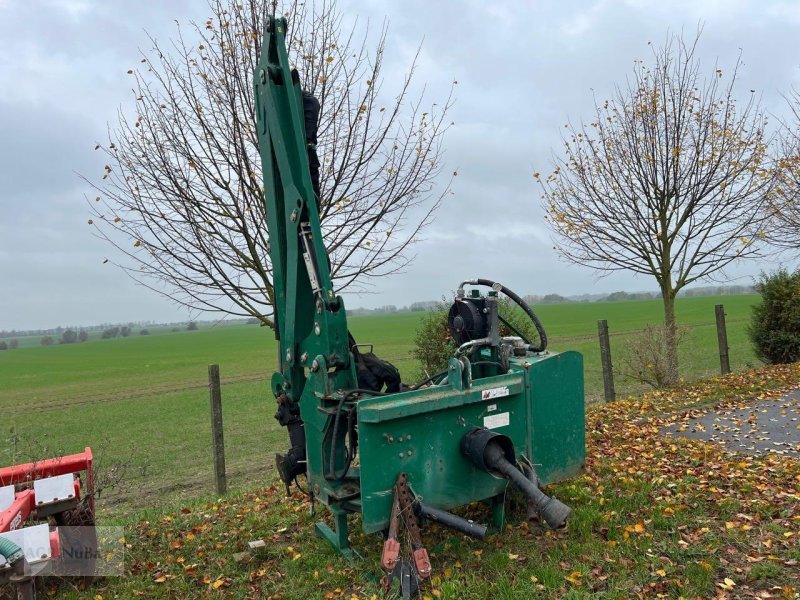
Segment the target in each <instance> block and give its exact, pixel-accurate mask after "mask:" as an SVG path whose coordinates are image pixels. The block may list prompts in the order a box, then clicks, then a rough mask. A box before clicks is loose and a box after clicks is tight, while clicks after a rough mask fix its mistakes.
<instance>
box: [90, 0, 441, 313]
mask: <svg viewBox="0 0 800 600" xmlns="http://www.w3.org/2000/svg"><path fill="white" fill-rule="evenodd" d="M209 9H210V13H211V15H212V16H211V17H210V18H208V19H207V20H206V22H205V23H190V24H189V25H188V27H182V26H181V25H180V24H178V29H177V33H176V35H175V37H174V39H172V40H170V42H169V43H167V44H164V43H161V42H159V41H158V40H156V39H154V38H150V44H151V48H150V49H149V50H148V51H145V52H143V53H142V55H141V61H140V65H139V67H138V68H135V69H131V70H130V71H129V74H130V75H131V77H132V78H133V81H134V85H133V89H132V92H133V95H134V98H135V103H136V110H135V112H134V113H133V114H129V113H128V112H127V111H125V110H120V111H119V114H118V121H117V123H116V125H114V126H112V127H110V129H109V136H108V137H109V139H108V142H107V143H105V144H98V145H97V149H99V150H101V151H103V152H105V153H106V155H107V160H108V164H107V165H106V167H105V170H104V173H103V174H102V179H101V180H100V181H99V182H95V181H94V180H92V179H90V178H88V177H84V179H85V180H86V181H87V182H89V183H90V184H91V185H92V186H93V187H94V189H95V192H96V197H94V198H91V199H89V200H88V201H89V204H90V205H91V210H92V219H90V223H91V224H92V225H94V226H95V228H96V229H95V231H96V233H97V234H98V235H99V236H100V237H101V238H103V239H105V240H107V241H108V242H110V243H111V244H113V245H114V246H115V247H116V248H117V249H118V250H119V251H120V252H121V253H122V256H123V257H124V258H123V259H122V260H120V261H117V262H118V264H119V266H121V267H122V268H123V269H125V270H126V272H127V273H128V274H129V275H130V276H131V277H133V278H134V279H135V280H137V281H138V282H140V283H142V284H143V285H145V286H147V287H149V288H150V289H153V290H155V291H157V292H159V293H161V294H163V295H165V296H167V297H169V298H171V299H172V300H174V301H176V302H178V303H180V304H182V305H185V306H187V307H189V308H190V309H194V310H202V311H217V312H223V313H227V314H230V315H237V316H254V317H257V318H259V319H260V320H261V321H262V323H264V324H265V325H268V326H272V324H273V321H272V318H271V315H272V304H273V303H272V296H273V288H272V271H271V265H270V262H269V257H268V253H267V250H266V246H267V237H268V232H267V229H266V225H265V216H264V203H263V193H262V185H263V184H262V176H261V169H260V166H259V165H260V162H259V160H260V159H259V155H258V146H257V139H256V134H255V130H254V125H253V118H252V115H253V107H254V104H253V90H252V73H253V68H254V66H255V65H256V63H257V60H258V54H259V49H260V48H259V44H260V42H261V34H262V31H263V27H264V23H265V21H266V18H267V16H268V15H269V14H270V13H271V11H272V10H273V8H272V2H267V1H265V0H245V1H244V2H232V1H231V0H210V1H209ZM281 12H282V13H283V14H285V15H286V16H287V18H288V21H289V24H290V27H291V31H289V32H288V35H287V40H288V43H289V55H290V60H291V61H292V62H293V63H294V64H295V65H296V66H297V68H298V70H299V72H300V73H301V77H302V83H303V87H304V89H306V90H308V91H310V92H312V93H313V94H315V95H316V96H317V98H318V99H319V101H320V104H321V111H320V120H319V131H318V152H319V154H320V159H321V162H322V168H321V173H320V179H321V182H320V183H321V191H322V194H321V196H322V197H321V210H320V212H321V220H322V228H323V236H324V239H325V244H326V247H327V248H328V250H329V253H330V256H331V262H332V274H333V277H334V281H335V282H336V284H337V287H338V288H339V289H340V290H341V289H343V288H346V287H348V286H351V287H352V286H353V285H354V284H355V285H362V286H363V285H365V284H366V283H367V282H368V281H369V279H371V278H375V277H382V276H385V275H388V274H391V273H395V272H397V271H399V270H401V269H403V268H404V267H405V266H406V265H407V264H408V263H409V261H410V260H412V259H413V256H412V255H411V253H410V250H411V246H412V244H413V242H414V239H415V238H416V237H417V236H418V234H419V233H420V231H421V230H422V229H424V228H425V226H426V225H428V224H429V223H430V222H431V219H432V218H433V215H434V212H435V211H436V209H437V208H438V207H439V205H440V203H441V202H442V200H443V198H444V196H445V194H446V193H447V192H448V191H449V184H447V185H445V186H444V188H443V189H442V188H441V187H440V188H437V187H436V185H435V182H436V181H437V177H438V175H439V174H440V172H441V168H442V166H443V161H442V151H443V148H442V140H443V136H444V134H445V132H446V131H447V129H448V128H449V126H450V125H451V122H450V121H449V116H448V111H449V109H450V107H451V105H452V91H451V94H450V96H448V97H447V98H445V99H444V100H443V102H441V103H438V104H437V103H433V104H432V105H431V106H427V105H426V104H425V103H424V98H423V95H422V94H420V95H419V96H413V95H412V80H413V76H414V69H415V61H412V63H411V65H410V67H409V70H408V73H407V75H406V76H405V78H404V79H403V80H402V81H401V82H400V85H399V90H398V91H396V92H395V93H390V92H388V91H384V89H383V87H384V86H383V71H382V66H383V59H384V52H385V42H386V34H387V28H386V26H384V27H383V28H382V29H381V30H380V32H379V34H378V36H377V43H376V45H375V46H374V47H370V45H369V40H370V39H371V38H370V32H369V28H368V27H363V28H362V27H360V26H359V25H358V23H356V24H355V25H354V26H353V27H352V28H351V29H349V30H348V29H344V28H343V23H342V18H341V15H340V13H339V11H338V7H337V5H336V2H335V0H319V1H318V2H310V3H309V2H303V1H301V0H294V1H290V2H289V3H287V4H286V5H285V6H283V7H282V9H281Z"/></svg>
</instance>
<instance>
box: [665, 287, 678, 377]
mask: <svg viewBox="0 0 800 600" xmlns="http://www.w3.org/2000/svg"><path fill="white" fill-rule="evenodd" d="M661 295H662V298H663V300H664V334H665V335H664V339H665V340H666V344H667V347H666V348H665V357H666V361H667V364H666V379H665V382H664V383H666V385H675V384H677V383H678V331H677V327H676V325H675V292H674V291H672V290H662V292H661Z"/></svg>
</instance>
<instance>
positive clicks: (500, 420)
mask: <svg viewBox="0 0 800 600" xmlns="http://www.w3.org/2000/svg"><path fill="white" fill-rule="evenodd" d="M484 393H485V392H484ZM510 417H511V413H507V412H504V413H500V414H497V415H489V416H488V417H483V426H484V427H486V429H497V428H498V427H505V426H506V425H508V424H509V423H510V422H511V418H510Z"/></svg>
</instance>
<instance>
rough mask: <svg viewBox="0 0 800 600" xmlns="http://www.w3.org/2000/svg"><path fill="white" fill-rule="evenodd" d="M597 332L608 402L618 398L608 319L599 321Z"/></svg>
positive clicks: (604, 391)
mask: <svg viewBox="0 0 800 600" xmlns="http://www.w3.org/2000/svg"><path fill="white" fill-rule="evenodd" d="M597 334H598V336H599V338H600V362H601V363H602V365H603V394H604V397H605V400H606V402H613V401H614V400H616V399H617V393H616V392H615V391H614V369H613V367H612V366H611V342H610V340H609V338H608V321H606V320H605V319H601V320H600V321H598V322H597Z"/></svg>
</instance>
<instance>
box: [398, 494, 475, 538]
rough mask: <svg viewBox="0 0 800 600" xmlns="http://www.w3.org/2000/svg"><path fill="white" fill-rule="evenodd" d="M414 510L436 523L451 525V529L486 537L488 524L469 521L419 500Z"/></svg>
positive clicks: (418, 514)
mask: <svg viewBox="0 0 800 600" xmlns="http://www.w3.org/2000/svg"><path fill="white" fill-rule="evenodd" d="M414 512H415V513H416V514H417V516H418V517H424V518H426V519H429V520H431V521H434V522H435V523H439V524H440V525H443V526H445V527H449V528H450V529H454V530H456V531H460V532H461V533H463V534H464V535H468V536H470V537H474V538H477V539H479V540H482V539H483V538H485V537H486V531H487V530H486V526H484V525H479V524H478V523H473V522H472V521H467V520H466V519H463V518H461V517H459V516H458V515H454V514H453V513H449V512H447V511H445V510H441V509H439V508H435V507H433V506H428V505H427V504H424V503H422V502H420V501H419V500H417V501H415V502H414Z"/></svg>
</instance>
